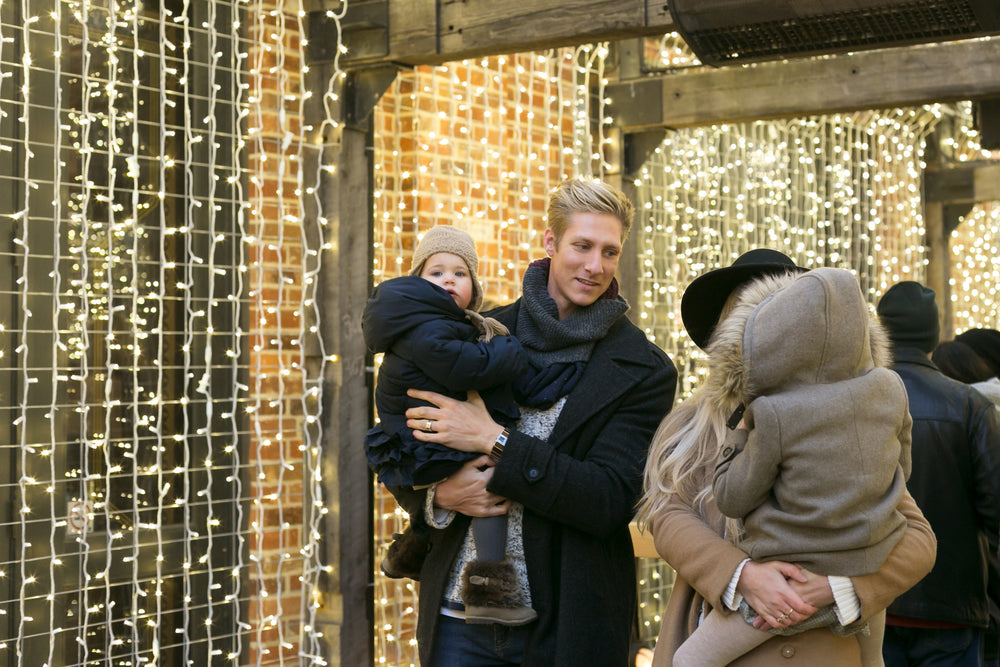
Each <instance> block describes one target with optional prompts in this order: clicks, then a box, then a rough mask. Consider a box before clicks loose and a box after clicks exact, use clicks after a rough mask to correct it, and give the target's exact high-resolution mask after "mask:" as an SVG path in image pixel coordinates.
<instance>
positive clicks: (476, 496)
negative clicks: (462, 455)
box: [434, 456, 510, 517]
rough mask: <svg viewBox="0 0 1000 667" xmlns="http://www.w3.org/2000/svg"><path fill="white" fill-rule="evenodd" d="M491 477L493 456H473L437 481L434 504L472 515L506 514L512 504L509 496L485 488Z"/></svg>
mask: <svg viewBox="0 0 1000 667" xmlns="http://www.w3.org/2000/svg"><path fill="white" fill-rule="evenodd" d="M492 477H493V462H492V461H491V460H490V457H488V456H480V457H479V458H476V459H473V460H471V461H469V462H468V463H466V464H465V465H464V466H462V467H461V468H460V469H459V470H458V472H456V473H455V474H453V475H452V476H451V477H449V478H448V479H446V480H444V481H443V482H438V485H437V487H436V489H435V491H434V505H435V506H436V507H440V508H441V509H446V510H452V511H455V512H458V513H460V514H464V515H465V516H471V517H486V516H500V515H502V514H506V513H507V508H508V506H509V504H510V503H508V502H507V499H506V498H503V497H501V496H498V495H496V494H493V493H490V492H489V491H487V490H486V485H487V484H489V481H490V479H491V478H492Z"/></svg>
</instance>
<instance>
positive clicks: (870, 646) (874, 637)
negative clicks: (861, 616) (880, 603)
mask: <svg viewBox="0 0 1000 667" xmlns="http://www.w3.org/2000/svg"><path fill="white" fill-rule="evenodd" d="M868 632H869V634H868V636H867V637H865V636H864V635H861V634H858V635H855V636H856V637H857V638H858V644H860V645H861V667H883V666H884V665H885V663H884V662H883V661H882V639H883V637H884V636H885V611H882V612H879V613H878V614H875V615H874V616H872V617H871V618H870V619H868Z"/></svg>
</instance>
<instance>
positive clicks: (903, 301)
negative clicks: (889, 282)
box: [876, 280, 941, 353]
mask: <svg viewBox="0 0 1000 667" xmlns="http://www.w3.org/2000/svg"><path fill="white" fill-rule="evenodd" d="M876 311H877V312H878V317H879V320H881V321H882V325H883V326H884V327H885V328H886V330H887V331H888V332H889V339H890V340H892V342H893V343H894V344H895V345H896V346H897V347H915V348H917V349H919V350H922V351H924V352H928V353H930V352H933V351H934V347H935V346H936V345H937V344H938V338H939V336H940V333H941V325H940V324H939V323H938V308H937V303H935V302H934V290H932V289H931V288H929V287H924V286H923V285H921V284H920V283H917V282H914V281H912V280H904V281H903V282H901V283H896V284H895V285H893V286H892V287H890V288H889V289H888V290H887V291H886V293H885V294H883V295H882V299H881V300H880V301H879V302H878V307H877V308H876Z"/></svg>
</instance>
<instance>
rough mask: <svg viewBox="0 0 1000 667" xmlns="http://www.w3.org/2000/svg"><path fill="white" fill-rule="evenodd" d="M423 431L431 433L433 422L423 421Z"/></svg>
mask: <svg viewBox="0 0 1000 667" xmlns="http://www.w3.org/2000/svg"><path fill="white" fill-rule="evenodd" d="M424 430H425V431H427V432H428V433H432V432H433V431H434V422H433V421H431V420H430V419H425V420H424Z"/></svg>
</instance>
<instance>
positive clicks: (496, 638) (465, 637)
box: [431, 616, 537, 667]
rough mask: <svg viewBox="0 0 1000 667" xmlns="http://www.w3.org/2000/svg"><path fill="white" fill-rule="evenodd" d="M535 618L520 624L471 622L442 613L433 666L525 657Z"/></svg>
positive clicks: (502, 665)
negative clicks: (525, 648) (530, 621)
mask: <svg viewBox="0 0 1000 667" xmlns="http://www.w3.org/2000/svg"><path fill="white" fill-rule="evenodd" d="M536 624H537V621H536V622H533V623H529V624H527V625H521V626H517V627H510V626H506V625H499V624H496V623H487V624H481V625H480V624H470V623H466V622H465V621H464V620H463V619H461V618H452V617H451V616H439V617H438V626H437V631H436V632H435V634H434V653H433V655H432V656H431V666H432V667H507V666H509V665H520V664H521V663H522V662H523V661H524V646H525V644H526V643H527V639H528V636H529V635H530V634H531V631H532V630H533V629H534V628H535V626H536Z"/></svg>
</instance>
